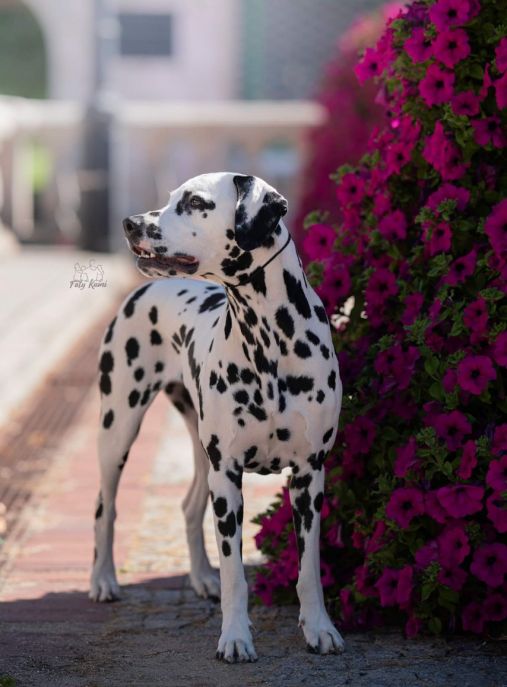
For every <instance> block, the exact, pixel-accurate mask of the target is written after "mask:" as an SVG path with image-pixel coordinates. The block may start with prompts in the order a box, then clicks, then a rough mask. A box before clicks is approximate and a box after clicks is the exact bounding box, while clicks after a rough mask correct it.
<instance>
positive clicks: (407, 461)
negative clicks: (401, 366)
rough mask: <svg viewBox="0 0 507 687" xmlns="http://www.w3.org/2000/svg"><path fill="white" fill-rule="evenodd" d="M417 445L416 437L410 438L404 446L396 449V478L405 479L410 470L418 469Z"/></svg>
mask: <svg viewBox="0 0 507 687" xmlns="http://www.w3.org/2000/svg"><path fill="white" fill-rule="evenodd" d="M416 451H417V443H416V440H415V437H410V439H409V440H408V442H407V443H406V444H405V445H404V446H400V447H399V448H398V449H396V460H395V462H394V474H395V475H396V477H405V475H406V474H407V472H408V471H409V470H413V469H414V468H416V466H417V464H418V460H417V454H416Z"/></svg>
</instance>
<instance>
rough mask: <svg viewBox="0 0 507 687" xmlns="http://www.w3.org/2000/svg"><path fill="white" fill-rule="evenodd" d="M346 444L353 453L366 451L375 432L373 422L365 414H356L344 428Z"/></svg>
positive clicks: (371, 442)
mask: <svg viewBox="0 0 507 687" xmlns="http://www.w3.org/2000/svg"><path fill="white" fill-rule="evenodd" d="M344 433H345V437H346V441H347V446H348V447H349V448H350V449H351V451H352V452H353V453H368V451H369V450H370V448H371V446H372V444H373V442H374V440H375V435H376V433H377V429H376V427H375V425H374V423H373V422H372V421H371V420H370V419H369V418H367V417H366V416H365V415H358V416H357V417H356V418H355V419H354V420H353V421H352V422H350V423H349V424H348V425H347V426H346V427H345V429H344Z"/></svg>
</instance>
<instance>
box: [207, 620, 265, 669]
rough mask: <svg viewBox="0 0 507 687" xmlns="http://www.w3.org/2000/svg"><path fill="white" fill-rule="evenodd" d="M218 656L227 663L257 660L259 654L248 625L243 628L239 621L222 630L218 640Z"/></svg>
mask: <svg viewBox="0 0 507 687" xmlns="http://www.w3.org/2000/svg"><path fill="white" fill-rule="evenodd" d="M216 657H217V658H218V659H219V660H221V661H226V662H227V663H247V662H254V661H256V660H257V654H256V653H255V649H254V645H253V641H252V635H251V634H250V630H249V629H248V627H246V628H241V626H240V624H239V623H235V624H234V625H233V626H231V627H230V628H228V629H227V630H222V634H221V635H220V639H219V640H218V649H217V653H216Z"/></svg>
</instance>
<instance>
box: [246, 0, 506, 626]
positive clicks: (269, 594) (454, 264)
mask: <svg viewBox="0 0 507 687" xmlns="http://www.w3.org/2000/svg"><path fill="white" fill-rule="evenodd" d="M502 7H503V3H497V2H495V0H481V2H479V0H437V2H433V1H431V0H426V1H423V2H415V3H412V4H411V5H409V6H408V7H407V8H406V9H405V10H404V11H402V12H401V13H400V15H399V16H398V17H397V18H396V19H395V20H393V21H391V22H389V23H388V24H387V28H386V31H385V33H384V34H383V36H382V37H381V38H380V40H379V42H378V44H377V46H376V47H375V48H372V49H368V50H366V52H365V53H364V56H363V57H362V60H361V61H360V63H359V64H358V66H357V69H356V71H357V74H358V76H359V78H360V79H365V78H367V77H376V78H377V79H378V82H379V83H380V86H381V89H382V90H381V92H382V96H383V98H384V101H385V106H386V110H387V115H388V118H387V120H386V125H385V127H384V128H383V129H382V130H381V131H380V132H378V133H377V134H375V135H374V136H372V138H371V139H370V142H369V149H368V152H367V154H366V155H365V156H364V158H363V159H362V161H361V163H360V165H359V166H358V167H357V168H356V169H353V168H351V167H342V168H341V169H340V170H339V172H338V174H337V175H336V177H335V180H336V182H337V187H336V196H337V203H338V204H339V205H340V207H341V212H342V217H343V220H342V222H341V223H340V225H339V226H336V227H331V226H327V225H325V226H322V225H318V226H316V227H314V228H313V229H310V233H309V236H312V237H313V238H314V240H315V246H320V245H321V246H322V248H321V249H317V248H316V250H315V253H316V254H315V255H314V258H317V259H319V260H320V262H319V263H318V264H313V265H312V266H311V269H310V274H311V275H312V278H313V279H314V280H315V282H316V283H318V290H319V292H320V294H321V296H322V298H323V299H324V301H325V304H326V307H327V309H328V312H329V314H330V315H333V316H334V321H335V322H336V323H337V331H336V335H335V343H336V348H337V351H338V355H339V360H340V367H341V374H342V378H343V382H344V388H345V394H344V403H343V410H342V416H341V420H340V431H339V433H338V437H337V443H336V446H335V449H334V451H333V452H332V454H331V456H330V458H329V460H328V463H327V482H326V496H325V500H324V505H323V508H322V537H321V545H322V575H323V584H324V586H325V587H327V596H328V599H330V601H331V604H332V605H333V608H334V612H335V617H338V616H339V617H340V618H341V622H342V624H343V625H344V626H345V627H364V626H371V625H378V624H380V623H383V622H396V623H400V622H402V623H404V624H405V630H406V633H407V635H408V636H414V635H417V634H418V633H419V632H420V631H430V632H433V633H439V632H443V631H449V630H454V629H461V630H465V631H470V632H474V633H484V632H499V631H501V628H502V622H504V621H505V620H506V618H507V584H506V581H505V576H506V573H507V507H506V506H507V502H506V497H507V415H506V414H507V397H506V390H507V376H506V367H507V302H506V298H505V296H506V293H507V170H506V166H505V159H506V158H505V155H506V150H507V148H506V146H507V138H506V136H507V127H506V123H507V111H506V108H507V37H506V35H505V34H506V33H507V25H506V24H505V16H504V15H503V10H502ZM321 238H322V239H323V241H321ZM330 247H332V252H331V253H330V252H329V248H330ZM323 275H324V277H323ZM351 295H353V297H354V299H353V306H352V307H351V308H348V309H347V308H346V307H345V304H346V302H347V299H348V298H349V297H350V296H351ZM259 521H260V523H261V525H262V527H261V530H260V532H259V534H258V537H257V544H258V546H259V547H260V548H261V549H262V550H263V551H264V553H265V554H266V555H267V564H266V565H265V567H264V568H263V569H262V570H260V572H259V574H258V577H257V594H258V595H259V597H260V598H261V599H262V600H263V601H264V602H267V603H270V602H271V601H273V600H274V599H276V600H280V599H284V598H285V599H287V598H291V599H292V597H293V596H294V590H293V585H292V582H293V581H294V580H295V578H296V575H297V566H296V547H295V540H294V534H293V531H292V525H291V520H290V510H289V503H288V498H287V493H286V491H284V493H283V494H282V496H281V497H280V498H279V499H278V501H277V502H276V503H275V504H273V506H272V508H270V510H269V511H268V512H267V513H266V514H264V515H263V516H260V517H259Z"/></svg>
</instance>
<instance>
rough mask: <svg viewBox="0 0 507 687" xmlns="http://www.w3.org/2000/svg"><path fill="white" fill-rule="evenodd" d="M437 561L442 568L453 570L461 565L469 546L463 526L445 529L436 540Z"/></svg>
mask: <svg viewBox="0 0 507 687" xmlns="http://www.w3.org/2000/svg"><path fill="white" fill-rule="evenodd" d="M437 543H438V559H439V561H440V564H441V565H442V566H443V567H444V568H453V567H454V566H456V565H459V564H460V563H463V561H464V560H465V558H466V557H467V556H468V554H469V553H470V544H469V541H468V537H467V535H466V533H465V529H464V527H463V525H459V524H454V525H449V526H448V527H446V528H445V529H444V530H443V531H442V532H441V533H440V535H439V537H438V539H437Z"/></svg>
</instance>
